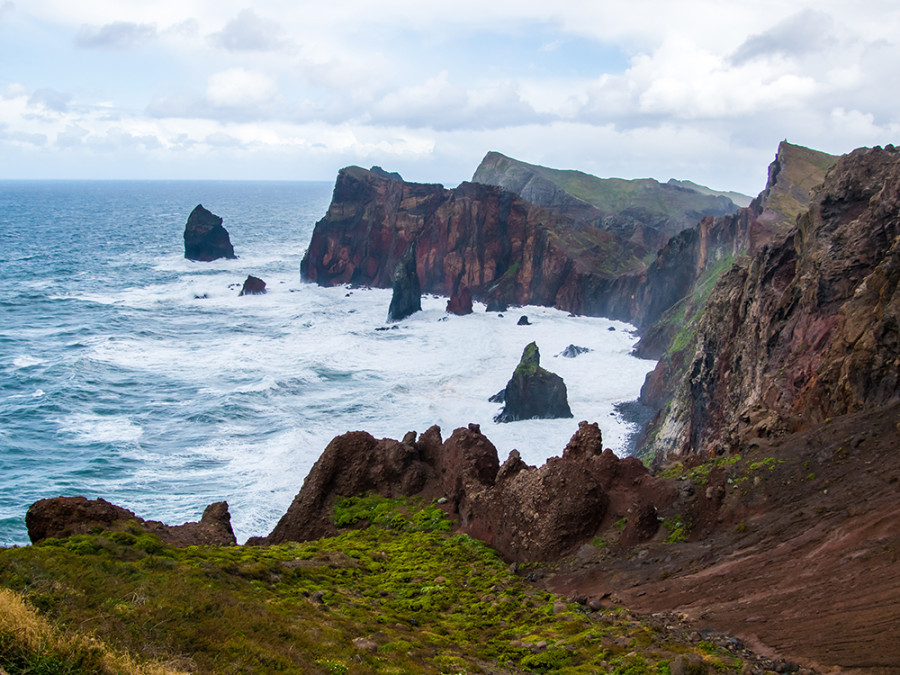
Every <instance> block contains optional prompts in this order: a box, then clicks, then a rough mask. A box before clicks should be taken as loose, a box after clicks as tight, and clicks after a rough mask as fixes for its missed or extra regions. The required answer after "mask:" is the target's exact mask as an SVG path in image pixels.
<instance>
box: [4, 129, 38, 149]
mask: <svg viewBox="0 0 900 675" xmlns="http://www.w3.org/2000/svg"><path fill="white" fill-rule="evenodd" d="M0 139H2V140H4V141H12V142H13V143H21V144H24V145H33V146H36V147H43V146H45V145H47V136H46V134H29V133H26V132H24V131H14V132H12V133H6V132H4V131H3V129H2V128H0Z"/></svg>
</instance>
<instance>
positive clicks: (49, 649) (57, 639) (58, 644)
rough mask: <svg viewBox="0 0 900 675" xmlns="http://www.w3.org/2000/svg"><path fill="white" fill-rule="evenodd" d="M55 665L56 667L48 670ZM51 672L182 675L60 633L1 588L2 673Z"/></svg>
mask: <svg viewBox="0 0 900 675" xmlns="http://www.w3.org/2000/svg"><path fill="white" fill-rule="evenodd" d="M48 664H53V667H48ZM4 667H5V668H6V669H8V671H9V673H10V675H12V674H13V673H16V672H32V671H41V670H51V671H53V672H67V671H70V672H87V671H88V670H89V671H90V672H96V673H103V674H105V673H110V674H114V673H116V674H122V675H181V674H182V673H183V672H184V671H179V670H172V669H170V668H167V667H165V666H164V665H160V664H138V663H136V662H135V661H134V660H133V659H132V658H130V657H129V656H126V655H122V654H116V653H115V652H114V651H113V650H111V649H110V648H109V647H108V646H107V645H105V644H104V643H102V642H101V641H100V640H97V639H95V638H92V637H89V636H86V635H82V634H69V633H65V632H62V631H60V630H59V629H57V628H56V627H55V626H54V625H53V624H51V623H50V622H49V621H47V619H45V618H44V617H42V616H40V615H39V614H38V613H37V612H36V611H35V610H34V609H32V608H31V607H29V606H28V605H27V604H26V602H25V601H24V599H23V598H22V597H21V596H20V595H19V594H18V593H15V592H14V591H11V590H8V589H6V588H0V672H4Z"/></svg>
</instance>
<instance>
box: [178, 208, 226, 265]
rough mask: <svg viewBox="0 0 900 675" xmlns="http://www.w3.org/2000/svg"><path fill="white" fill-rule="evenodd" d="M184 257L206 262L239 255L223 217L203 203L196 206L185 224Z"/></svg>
mask: <svg viewBox="0 0 900 675" xmlns="http://www.w3.org/2000/svg"><path fill="white" fill-rule="evenodd" d="M184 257H185V258H187V259H188V260H200V261H204V262H208V261H210V260H218V259H219V258H235V257H237V256H235V255H234V247H233V246H232V245H231V239H229V237H228V231H227V230H226V229H225V228H224V227H222V219H221V218H220V217H219V216H217V215H215V214H214V213H210V212H209V211H207V210H206V209H205V208H203V205H202V204H197V206H196V207H194V210H193V211H191V214H190V215H189V216H188V219H187V223H186V224H185V226H184Z"/></svg>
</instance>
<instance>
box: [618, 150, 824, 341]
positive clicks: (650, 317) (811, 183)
mask: <svg viewBox="0 0 900 675" xmlns="http://www.w3.org/2000/svg"><path fill="white" fill-rule="evenodd" d="M837 159H838V158H837V157H835V156H833V155H828V154H826V153H823V152H818V151H816V150H810V149H808V148H804V147H801V146H798V145H792V144H790V143H788V142H786V141H783V142H782V143H781V144H780V145H779V146H778V152H777V153H776V155H775V159H774V160H773V162H772V163H771V164H770V165H769V173H768V175H769V178H768V182H767V184H766V188H765V189H764V190H763V192H761V193H760V194H759V196H758V197H756V199H754V200H753V201H752V202H751V203H750V205H749V206H747V207H745V208H741V209H739V210H738V211H737V212H736V213H733V214H728V215H725V216H721V217H718V218H712V217H706V218H703V219H702V220H700V222H699V223H696V224H695V225H693V226H692V227H690V228H688V229H685V230H682V231H681V232H680V233H678V234H677V235H675V236H674V237H672V238H671V239H670V240H669V241H668V243H667V244H666V245H665V246H664V247H663V248H661V249H660V251H659V252H658V253H657V256H656V259H655V260H654V261H653V262H652V263H651V264H650V266H649V267H648V268H647V271H646V272H644V273H643V274H641V275H639V276H637V277H635V278H628V277H625V278H622V279H620V280H619V282H618V283H617V289H616V290H617V294H618V295H619V296H621V297H628V298H630V301H631V304H630V307H629V309H628V312H627V313H628V315H629V317H630V321H631V322H632V323H634V324H635V325H636V326H638V327H640V328H642V329H644V330H643V335H642V340H641V343H640V344H639V346H638V348H637V351H638V354H640V355H641V356H643V357H646V358H659V357H660V356H661V355H662V354H663V352H664V351H665V350H666V348H667V347H668V346H669V345H671V344H672V341H673V339H674V338H675V337H676V335H677V334H678V332H679V331H681V330H682V329H683V327H684V325H685V324H686V323H690V322H691V320H692V317H694V316H695V315H696V314H697V313H698V312H699V311H700V310H702V309H703V306H704V304H705V302H706V300H707V298H708V297H709V293H710V291H711V290H712V287H713V285H714V284H715V281H716V280H717V279H718V278H719V277H720V276H721V275H722V274H723V273H724V272H725V271H726V270H727V269H728V268H729V267H731V265H732V264H733V263H734V261H735V260H736V259H737V258H738V257H740V256H743V255H753V254H755V253H756V252H757V251H758V250H759V249H760V248H761V247H763V246H765V245H766V244H768V243H770V242H771V241H772V240H773V239H774V238H775V237H777V236H781V235H784V234H786V233H787V232H788V231H789V230H790V229H791V227H793V225H794V222H795V221H796V219H797V216H799V215H800V214H801V213H802V212H803V211H805V210H806V209H807V207H808V206H809V199H810V191H811V190H812V189H813V188H815V187H816V186H818V185H819V184H820V183H821V182H822V181H823V180H824V179H825V173H826V171H827V170H828V168H829V167H831V166H832V165H833V164H834V163H835V162H836V161H837ZM667 312H669V316H665V314H666V313H667Z"/></svg>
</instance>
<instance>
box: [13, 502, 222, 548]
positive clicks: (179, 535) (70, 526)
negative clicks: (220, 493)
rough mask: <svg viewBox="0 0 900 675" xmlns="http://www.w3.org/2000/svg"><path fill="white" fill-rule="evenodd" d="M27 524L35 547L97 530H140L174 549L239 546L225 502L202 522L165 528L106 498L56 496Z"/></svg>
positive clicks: (32, 512)
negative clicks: (48, 541)
mask: <svg viewBox="0 0 900 675" xmlns="http://www.w3.org/2000/svg"><path fill="white" fill-rule="evenodd" d="M25 525H26V526H27V528H28V537H29V538H30V539H31V541H32V543H35V544H36V543H38V542H39V541H43V540H44V539H48V538H50V537H55V538H62V537H70V536H72V535H75V534H86V533H88V532H90V531H91V530H92V529H93V528H95V527H101V528H103V529H104V530H112V531H120V530H132V529H137V530H139V531H144V532H149V533H150V534H155V535H156V536H158V537H159V538H160V540H162V541H163V542H165V543H167V544H171V545H172V546H182V547H183V546H233V545H234V544H236V543H237V542H236V541H235V538H234V532H233V531H232V529H231V515H230V514H229V513H228V504H227V503H226V502H216V503H215V504H210V505H209V506H207V507H206V509H205V510H204V511H203V516H202V517H201V518H200V522H189V523H185V524H184V525H164V524H163V523H160V522H157V521H155V520H144V519H143V518H139V517H138V516H136V515H134V513H133V512H131V511H129V510H128V509H123V508H122V507H121V506H116V505H114V504H110V503H109V502H108V501H106V500H104V499H94V500H89V499H86V498H85V497H54V498H52V499H41V500H40V501H37V502H35V503H34V504H32V505H31V507H30V508H29V509H28V513H26V514H25Z"/></svg>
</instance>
